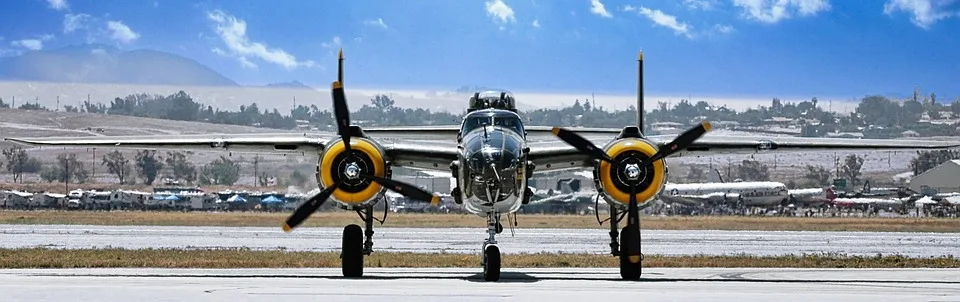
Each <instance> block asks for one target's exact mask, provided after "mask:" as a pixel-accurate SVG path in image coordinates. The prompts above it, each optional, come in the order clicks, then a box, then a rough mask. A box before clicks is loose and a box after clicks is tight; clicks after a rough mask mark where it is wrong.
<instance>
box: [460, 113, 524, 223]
mask: <svg viewBox="0 0 960 302" xmlns="http://www.w3.org/2000/svg"><path fill="white" fill-rule="evenodd" d="M523 129H524V128H523V123H522V120H521V119H520V116H519V115H518V114H517V113H515V112H513V111H510V110H501V109H482V110H476V111H473V112H470V113H468V114H467V115H466V116H465V117H464V120H463V124H462V125H461V128H460V142H459V149H460V154H459V159H458V160H459V167H458V168H457V171H456V173H457V186H458V187H459V188H460V192H459V194H460V199H461V200H462V201H463V205H464V209H465V210H467V211H468V212H470V213H474V214H481V215H486V213H491V212H493V213H512V212H516V211H517V210H518V209H520V206H521V203H522V200H523V194H524V191H525V189H526V187H527V177H526V173H527V171H526V169H527V166H526V163H527V159H526V151H525V150H527V149H526V134H525V131H524V130H523Z"/></svg>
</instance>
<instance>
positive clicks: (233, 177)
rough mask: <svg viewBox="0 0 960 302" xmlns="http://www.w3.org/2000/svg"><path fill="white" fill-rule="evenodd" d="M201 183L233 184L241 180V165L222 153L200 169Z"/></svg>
mask: <svg viewBox="0 0 960 302" xmlns="http://www.w3.org/2000/svg"><path fill="white" fill-rule="evenodd" d="M199 180H200V183H201V184H205V185H233V184H234V183H236V182H237V180H240V165H239V164H237V163H235V162H234V161H232V160H230V159H229V158H227V157H226V156H223V155H221V156H220V158H218V159H217V160H215V161H213V162H212V163H209V164H206V165H204V166H203V169H202V170H201V171H200V177H199Z"/></svg>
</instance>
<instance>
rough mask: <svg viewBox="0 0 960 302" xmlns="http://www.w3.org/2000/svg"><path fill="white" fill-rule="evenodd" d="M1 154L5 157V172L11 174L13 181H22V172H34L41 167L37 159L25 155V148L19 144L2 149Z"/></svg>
mask: <svg viewBox="0 0 960 302" xmlns="http://www.w3.org/2000/svg"><path fill="white" fill-rule="evenodd" d="M3 156H4V157H6V159H7V172H10V174H12V175H13V181H14V182H19V183H23V173H36V172H39V171H40V168H41V167H42V165H41V164H40V161H39V160H37V159H36V158H32V157H30V156H29V155H27V150H24V149H23V148H21V147H20V146H13V147H10V148H9V149H6V150H3Z"/></svg>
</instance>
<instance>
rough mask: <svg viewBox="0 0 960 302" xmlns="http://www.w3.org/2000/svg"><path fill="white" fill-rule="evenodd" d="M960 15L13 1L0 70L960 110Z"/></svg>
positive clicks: (501, 3) (561, 5) (660, 3)
mask: <svg viewBox="0 0 960 302" xmlns="http://www.w3.org/2000/svg"><path fill="white" fill-rule="evenodd" d="M958 19H960V0H878V1H854V0H845V1H838V0H832V1H831V0H774V1H769V0H650V1H638V0H630V1H614V0H599V1H598V0H570V1H552V0H477V1H466V0H464V1H451V0H408V1H407V0H405V1H392V0H374V1H333V0H330V1H326V0H325V1H313V0H305V1H293V0H290V1H252V0H250V1H246V0H236V1H222V2H214V1H174V0H156V1H153V0H145V1H132V0H131V1H123V0H96V1H94V0H88V1H79V0H59V1H47V0H22V1H16V2H14V1H7V2H5V3H4V9H3V10H0V20H2V21H0V22H3V24H4V25H3V26H2V31H0V37H2V40H0V55H3V56H11V55H16V54H18V53H23V52H25V51H29V50H31V49H52V48H58V47H63V46H66V45H74V44H82V43H105V44H110V45H114V46H117V47H119V48H120V49H124V50H131V49H139V48H147V49H156V50H162V51H168V52H172V53H176V54H179V55H182V56H185V57H188V58H191V59H194V60H197V61H199V62H201V63H203V64H205V65H208V66H210V67H211V68H213V69H214V70H217V71H219V72H221V73H223V74H224V75H226V76H227V77H229V78H232V79H234V80H235V81H237V82H239V83H241V84H245V85H259V84H266V83H270V82H281V81H290V80H300V81H302V82H304V83H307V84H309V85H314V86H320V87H325V86H327V85H329V82H330V81H332V80H333V79H334V77H335V64H336V61H335V53H336V49H337V48H339V47H343V48H344V50H345V54H346V57H347V61H346V64H347V71H346V76H347V79H346V85H348V86H350V85H353V86H355V87H365V88H384V89H388V88H389V89H400V88H403V89H445V90H450V89H455V88H457V87H460V86H462V85H484V86H491V87H501V88H506V89H510V90H514V91H537V92H558V93H560V92H576V93H590V92H596V93H598V94H599V93H607V94H632V93H633V92H634V91H635V81H636V74H635V64H636V63H635V60H636V56H637V51H638V50H640V49H643V50H644V56H645V58H646V60H645V63H646V75H647V79H646V85H647V89H648V90H647V91H648V92H649V93H659V94H675V95H686V94H693V95H716V96H764V97H767V96H801V97H810V96H821V97H822V96H839V97H857V96H862V95H865V94H877V93H879V94H886V95H908V94H910V93H911V92H912V90H913V89H914V87H917V86H919V87H921V88H922V90H923V91H924V92H925V93H929V92H936V93H937V94H938V96H940V97H939V98H940V99H949V100H952V99H954V98H956V97H957V96H960V82H958V79H960V56H958V55H957V54H958V53H960V34H958V33H960V21H958Z"/></svg>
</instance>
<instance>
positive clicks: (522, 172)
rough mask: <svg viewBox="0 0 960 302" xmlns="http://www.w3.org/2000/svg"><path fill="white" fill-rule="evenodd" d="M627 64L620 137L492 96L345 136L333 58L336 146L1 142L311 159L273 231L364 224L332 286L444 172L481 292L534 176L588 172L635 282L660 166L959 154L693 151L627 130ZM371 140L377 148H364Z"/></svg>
mask: <svg viewBox="0 0 960 302" xmlns="http://www.w3.org/2000/svg"><path fill="white" fill-rule="evenodd" d="M638 63H639V73H638V78H639V79H638V87H637V99H638V102H637V105H638V106H637V109H638V112H637V113H638V114H637V122H638V123H637V125H628V126H625V127H624V128H622V129H594V130H582V129H581V130H577V129H573V130H570V129H564V128H558V127H553V128H545V127H525V126H524V125H523V123H522V119H521V118H520V115H518V114H517V110H516V109H515V100H514V98H513V96H512V95H511V94H510V93H508V92H495V93H476V94H474V96H473V97H472V98H471V99H470V106H469V109H468V111H469V112H468V113H467V114H466V116H465V117H464V118H463V122H462V124H461V125H460V127H456V126H453V127H425V128H418V127H399V128H385V129H384V128H380V129H368V130H369V131H365V130H364V129H361V128H360V127H359V126H355V125H351V124H350V118H349V116H348V114H349V111H348V110H347V102H346V97H345V95H344V90H343V55H342V52H341V54H340V58H339V68H338V73H337V81H336V82H333V84H332V97H333V105H334V114H335V117H336V120H337V129H338V136H335V137H329V136H327V137H324V136H322V135H313V134H307V133H304V134H295V135H291V134H270V135H249V134H248V135H234V136H228V135H201V136H173V137H170V136H143V137H85V138H7V140H10V141H13V142H16V143H20V144H24V145H30V146H41V147H43V146H46V147H65V146H80V147H96V146H99V147H111V148H123V147H126V148H140V149H157V148H172V149H200V150H214V151H217V150H222V151H231V152H263V153H290V154H302V155H307V154H318V155H319V161H318V163H317V182H318V184H319V187H320V189H322V190H321V191H320V192H319V193H318V194H316V195H314V196H312V197H311V198H310V199H309V200H307V202H305V203H304V204H303V205H302V206H300V208H298V209H296V210H295V211H294V213H293V214H292V215H291V216H290V218H289V219H288V220H286V221H285V222H284V224H283V229H284V231H288V232H289V231H291V230H292V229H293V228H295V227H297V226H298V225H299V224H300V223H301V222H303V221H304V220H305V219H306V218H307V217H308V216H309V215H310V214H311V213H313V212H316V210H317V209H318V208H319V207H320V206H321V205H322V204H323V203H324V202H326V201H327V200H328V199H333V200H334V201H335V202H337V203H339V205H340V206H341V208H343V209H347V210H354V211H356V212H357V213H358V214H359V216H360V218H361V219H362V220H363V222H364V225H365V227H364V229H365V230H364V229H361V227H360V226H359V225H357V224H351V225H348V226H346V227H345V228H344V229H343V241H342V250H341V258H342V265H341V266H342V271H343V275H344V276H348V277H359V276H362V275H363V257H364V256H365V255H369V254H370V253H371V252H372V251H373V241H372V236H373V221H374V217H373V213H372V210H373V205H374V204H376V203H377V202H378V201H379V200H381V199H383V193H384V192H385V189H390V190H393V191H397V192H399V193H401V194H404V195H406V196H408V197H410V198H411V199H415V200H421V201H429V202H433V203H436V202H438V199H439V198H438V197H437V196H436V195H433V194H431V193H429V192H426V191H424V190H422V189H420V188H417V187H414V186H412V185H409V184H404V183H401V182H398V181H394V180H391V179H390V177H391V167H408V168H413V169H425V170H439V171H444V172H446V171H450V172H452V175H453V177H455V178H456V183H457V187H456V188H454V189H453V192H452V195H453V197H454V198H455V201H456V202H457V203H461V204H463V205H464V207H465V208H466V210H468V211H470V212H472V213H475V214H477V215H479V216H481V217H484V218H486V221H487V235H488V237H487V239H486V240H484V242H483V248H482V255H483V257H482V261H481V266H482V268H483V275H484V278H485V279H486V280H488V281H496V280H498V279H499V277H500V250H499V248H498V246H497V240H496V237H495V236H496V235H497V234H498V233H500V232H501V231H502V230H503V227H502V225H501V223H500V217H501V216H502V215H504V214H507V215H509V214H510V213H515V212H516V211H517V210H518V209H519V208H520V207H521V206H522V205H523V204H526V203H527V202H528V201H529V198H530V196H531V195H532V191H531V190H530V189H529V188H528V187H527V180H528V179H529V178H530V176H531V175H532V174H533V173H535V172H541V173H542V172H545V171H557V170H565V169H587V168H592V169H593V176H594V184H595V186H596V189H597V191H598V192H600V195H601V196H603V199H604V200H605V201H606V202H607V203H609V204H610V205H611V207H610V209H611V210H610V219H609V220H610V224H609V227H610V248H611V253H612V254H613V255H614V256H619V258H620V274H621V276H622V278H624V279H638V278H639V277H640V273H641V259H642V256H641V253H640V229H639V216H638V209H639V208H641V207H643V206H644V205H646V204H647V203H648V202H649V201H651V200H653V199H655V198H657V197H658V196H659V195H660V193H661V191H662V190H663V187H664V184H665V183H666V181H667V165H666V163H665V162H664V161H663V160H662V159H664V158H666V157H669V156H681V155H687V156H689V155H703V154H713V153H731V152H732V153H754V152H759V151H766V150H801V151H802V150H818V149H819V150H825V149H826V150H833V149H945V148H955V147H958V146H960V145H958V144H956V143H951V142H935V141H898V140H867V139H861V140H847V139H817V138H776V139H773V140H770V139H764V138H750V137H720V136H707V137H704V138H702V139H700V137H701V136H702V135H703V134H704V133H705V132H707V131H709V130H710V124H709V123H708V122H702V123H700V124H698V125H696V127H694V128H692V129H690V130H688V131H686V132H685V133H682V134H680V135H679V136H677V137H676V138H670V137H663V136H646V135H644V134H643V132H642V131H641V128H640V127H638V126H639V125H642V124H643V54H642V53H641V54H640V56H639V59H638ZM438 133H439V134H444V135H449V136H450V137H451V140H452V137H453V136H454V135H455V136H456V138H457V142H456V144H455V145H454V144H444V143H443V142H437V141H433V142H430V143H424V142H422V141H420V142H418V141H414V140H410V139H393V140H390V138H391V137H393V138H396V137H397V136H412V137H419V136H423V137H429V136H431V135H433V134H438ZM578 133H580V134H584V133H586V134H590V135H594V136H595V135H598V134H601V135H602V134H606V135H613V134H616V136H615V137H613V139H600V140H597V139H595V140H597V141H598V142H601V143H603V147H597V146H596V145H595V144H594V142H592V141H591V140H588V139H586V138H584V137H583V136H581V135H580V134H578ZM378 134H379V135H382V138H383V139H376V138H375V137H374V136H377V135H378ZM531 134H533V135H536V134H553V135H556V136H557V137H559V138H560V139H561V140H563V141H565V142H566V143H567V144H568V145H563V144H557V143H556V142H555V141H554V142H549V141H540V142H534V141H528V135H531ZM449 143H452V141H450V142H449ZM623 212H626V213H623ZM624 214H626V216H627V222H626V226H625V227H624V228H623V229H622V230H620V229H619V227H618V226H617V225H618V223H619V222H620V221H621V220H622V219H623V218H624V217H623V216H624ZM384 215H386V214H384ZM384 218H386V217H384ZM598 220H599V217H598ZM381 222H382V221H381ZM618 236H619V240H618ZM621 247H622V250H621Z"/></svg>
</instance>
